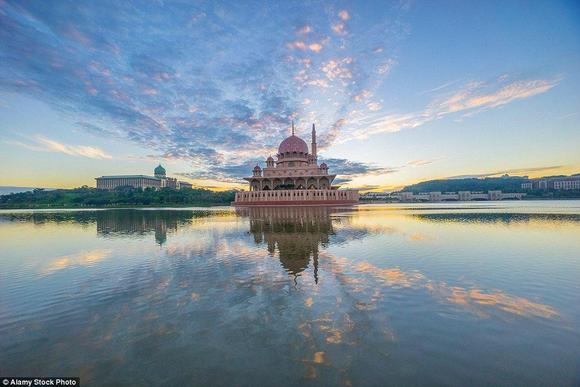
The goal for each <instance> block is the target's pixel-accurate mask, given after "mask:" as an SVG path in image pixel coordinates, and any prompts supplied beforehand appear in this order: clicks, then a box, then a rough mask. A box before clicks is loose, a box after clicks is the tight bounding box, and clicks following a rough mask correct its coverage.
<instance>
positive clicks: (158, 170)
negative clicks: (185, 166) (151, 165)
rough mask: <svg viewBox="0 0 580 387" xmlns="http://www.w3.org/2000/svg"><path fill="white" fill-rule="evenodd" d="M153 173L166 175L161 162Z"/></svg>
mask: <svg viewBox="0 0 580 387" xmlns="http://www.w3.org/2000/svg"><path fill="white" fill-rule="evenodd" d="M153 173H155V174H156V175H165V168H163V167H162V166H161V164H159V165H158V166H157V167H155V169H154V170H153Z"/></svg>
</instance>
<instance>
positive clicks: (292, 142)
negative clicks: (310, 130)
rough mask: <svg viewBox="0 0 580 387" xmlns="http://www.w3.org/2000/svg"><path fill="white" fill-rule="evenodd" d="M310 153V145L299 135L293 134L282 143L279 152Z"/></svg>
mask: <svg viewBox="0 0 580 387" xmlns="http://www.w3.org/2000/svg"><path fill="white" fill-rule="evenodd" d="M293 152H296V153H304V154H306V153H308V145H306V143H305V142H304V140H303V139H301V138H300V137H298V136H295V135H292V136H290V137H288V138H286V139H285V140H284V141H282V142H281V143H280V146H279V147H278V153H293Z"/></svg>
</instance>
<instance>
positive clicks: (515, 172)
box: [447, 165, 565, 179]
mask: <svg viewBox="0 0 580 387" xmlns="http://www.w3.org/2000/svg"><path fill="white" fill-rule="evenodd" d="M564 167H565V165H550V166H542V167H530V168H513V169H505V170H502V171H497V172H488V173H479V174H473V175H457V176H450V177H447V179H470V178H484V177H494V176H501V175H506V174H507V175H527V174H533V173H536V172H546V171H557V170H559V169H562V168H564Z"/></svg>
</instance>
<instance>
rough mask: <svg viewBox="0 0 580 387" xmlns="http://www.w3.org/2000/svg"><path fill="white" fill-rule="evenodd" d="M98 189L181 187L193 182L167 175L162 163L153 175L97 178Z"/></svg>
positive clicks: (188, 185)
mask: <svg viewBox="0 0 580 387" xmlns="http://www.w3.org/2000/svg"><path fill="white" fill-rule="evenodd" d="M95 180H96V181H97V188H98V189H108V190H111V189H115V188H117V187H133V188H142V189H145V188H154V189H161V188H171V189H181V188H182V187H183V188H191V184H189V183H187V182H184V181H178V180H177V179H176V178H173V177H167V175H166V172H165V168H163V167H162V166H161V164H160V165H158V166H157V167H155V169H154V170H153V176H147V175H113V176H101V177H97V178H95Z"/></svg>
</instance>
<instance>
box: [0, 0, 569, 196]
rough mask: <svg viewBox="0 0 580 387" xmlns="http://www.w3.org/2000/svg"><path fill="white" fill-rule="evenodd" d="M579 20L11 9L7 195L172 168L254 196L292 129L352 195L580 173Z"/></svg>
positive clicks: (144, 6) (6, 4)
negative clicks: (249, 189)
mask: <svg viewBox="0 0 580 387" xmlns="http://www.w3.org/2000/svg"><path fill="white" fill-rule="evenodd" d="M113 9H114V12H111V10H113ZM579 16H580V7H579V6H578V4H577V3H574V2H572V1H569V2H567V1H561V2H550V3H542V2H535V3H529V2H507V3H500V2H486V3H475V2H469V3H468V2H466V3H452V2H440V3H437V4H435V3H427V2H404V1H402V2H391V3H383V2H377V3H373V4H372V6H371V5H370V4H369V3H368V2H358V3H357V2H336V3H327V2H324V3H316V2H305V3H292V4H274V3H261V2H247V3H244V4H238V3H235V2H223V3H201V2H199V3H189V2H167V3H131V2H127V3H122V4H118V3H113V2H107V1H103V2H99V3H92V4H91V3H78V2H71V3H68V2H54V3H50V4H48V3H38V2H27V1H21V2H20V1H19V2H15V1H3V2H0V44H1V46H2V48H1V50H0V60H1V61H2V63H3V68H4V71H3V72H2V75H0V112H1V113H0V114H1V115H2V120H0V155H1V156H0V160H1V161H2V163H3V165H4V167H5V168H4V169H5V171H4V173H3V177H2V179H1V181H0V185H2V186H44V187H54V188H66V187H75V186H81V185H90V186H94V178H95V177H96V176H101V175H111V174H141V173H143V171H150V170H152V169H153V168H154V167H155V166H156V165H158V164H159V163H162V164H163V165H164V166H166V167H167V168H168V170H169V169H170V170H171V171H172V173H171V174H172V175H174V176H176V177H178V178H179V179H183V180H188V181H190V182H192V183H193V184H194V185H195V186H201V187H208V188H214V189H227V188H241V187H243V186H244V185H245V184H244V181H243V179H242V178H243V177H244V176H245V175H246V174H247V171H248V170H251V168H252V167H253V166H254V165H256V163H257V162H260V163H261V165H262V166H264V165H265V157H264V155H266V156H267V155H269V154H271V155H275V154H276V147H277V145H278V144H279V143H280V141H281V140H283V139H284V138H286V137H287V136H288V135H289V134H290V126H291V121H292V120H294V121H295V122H296V134H297V135H298V136H300V137H301V138H303V139H306V140H307V139H308V138H309V133H310V127H311V124H312V123H315V124H316V128H317V131H318V136H319V141H318V143H319V146H318V153H319V159H320V161H321V162H322V161H325V162H327V163H328V164H329V165H331V166H332V168H333V171H335V172H336V173H337V174H338V177H337V183H339V184H342V185H343V186H345V187H351V188H362V189H377V190H383V189H392V188H397V187H401V186H404V185H407V184H412V183H416V182H418V181H423V180H429V179H435V178H447V177H457V176H463V175H467V176H481V177H483V176H496V175H502V174H505V173H508V174H516V175H528V176H530V177H537V176H543V175H555V174H567V175H568V174H573V173H578V172H579V171H580V154H579V153H578V152H577V144H579V143H580V130H578V129H579V127H580V114H579V109H578V106H580V92H579V91H578V90H580V71H578V70H580V22H579V20H580V17H579Z"/></svg>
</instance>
